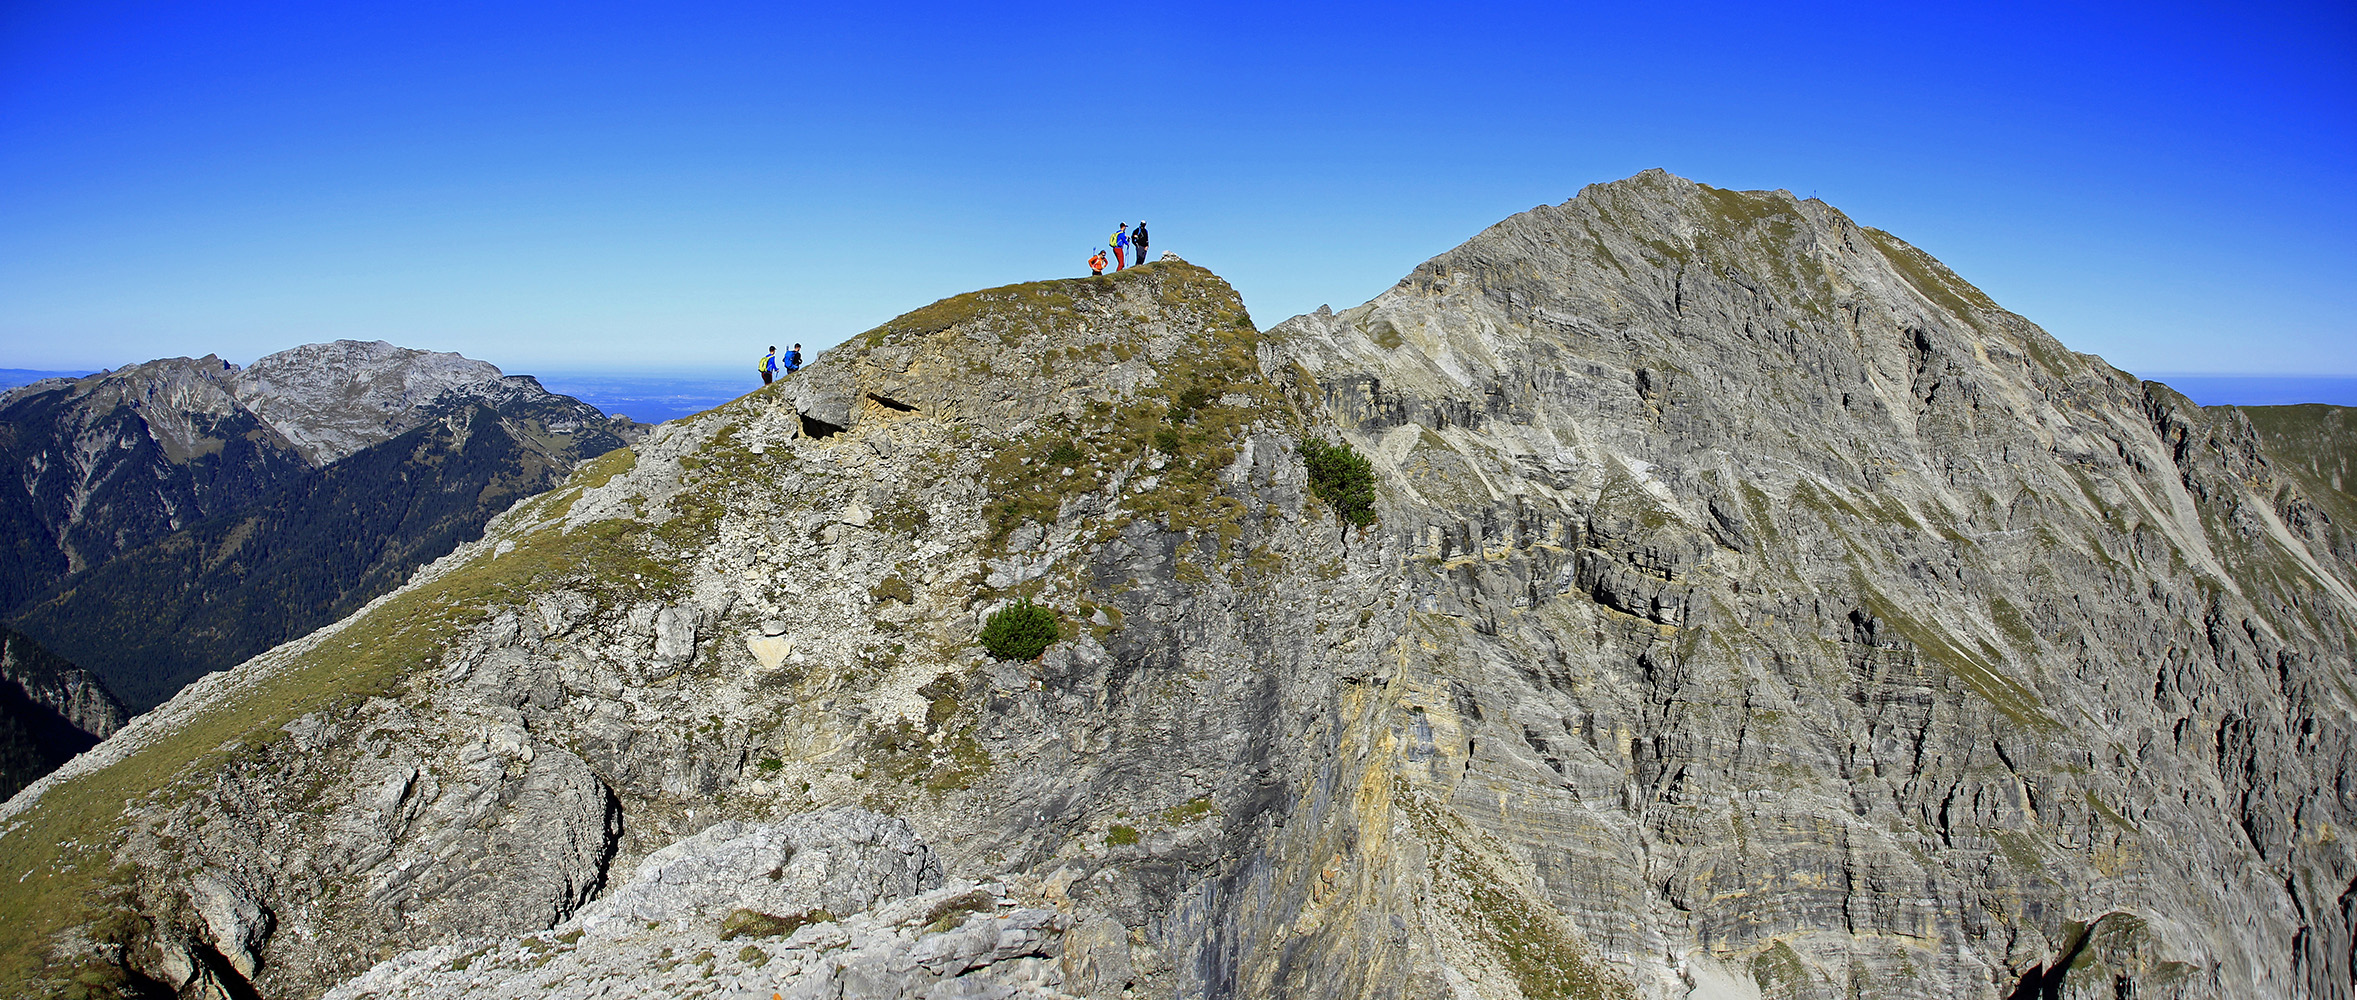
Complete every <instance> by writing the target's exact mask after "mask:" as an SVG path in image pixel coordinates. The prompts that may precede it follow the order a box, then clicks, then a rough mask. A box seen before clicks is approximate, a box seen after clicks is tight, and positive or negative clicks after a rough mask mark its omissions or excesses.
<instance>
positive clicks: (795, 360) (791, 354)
mask: <svg viewBox="0 0 2357 1000" xmlns="http://www.w3.org/2000/svg"><path fill="white" fill-rule="evenodd" d="M770 350H773V351H774V350H777V348H774V347H772V348H770ZM801 370H802V345H800V344H795V345H794V349H793V350H791V351H787V352H786V374H788V375H792V374H794V373H795V372H798V371H801Z"/></svg>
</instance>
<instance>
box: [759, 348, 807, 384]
mask: <svg viewBox="0 0 2357 1000" xmlns="http://www.w3.org/2000/svg"><path fill="white" fill-rule="evenodd" d="M801 370H802V345H800V344H795V345H794V349H793V350H791V351H787V352H786V356H785V357H784V358H779V357H778V356H777V345H776V344H771V345H769V353H768V354H764V355H762V356H761V384H762V385H768V384H769V380H770V379H772V378H774V377H776V376H777V373H779V372H784V373H786V374H788V375H792V374H794V373H795V372H798V371H801Z"/></svg>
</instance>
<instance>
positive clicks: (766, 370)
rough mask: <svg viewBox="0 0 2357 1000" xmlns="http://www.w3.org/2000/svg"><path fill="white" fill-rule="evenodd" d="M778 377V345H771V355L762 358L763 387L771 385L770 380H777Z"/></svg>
mask: <svg viewBox="0 0 2357 1000" xmlns="http://www.w3.org/2000/svg"><path fill="white" fill-rule="evenodd" d="M776 377H777V345H776V344H771V345H769V353H768V354H764V355H762V356H761V384H762V385H768V384H769V380H770V379H773V378H776Z"/></svg>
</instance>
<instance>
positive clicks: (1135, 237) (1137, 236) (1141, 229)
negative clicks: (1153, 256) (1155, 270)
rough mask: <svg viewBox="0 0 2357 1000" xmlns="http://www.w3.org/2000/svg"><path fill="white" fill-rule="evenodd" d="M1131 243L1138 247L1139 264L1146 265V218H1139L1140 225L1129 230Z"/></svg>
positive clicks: (1140, 265)
mask: <svg viewBox="0 0 2357 1000" xmlns="http://www.w3.org/2000/svg"><path fill="white" fill-rule="evenodd" d="M1129 245H1130V246H1133V247H1136V248H1138V266H1139V267H1144V266H1146V220H1144V219H1139V220H1138V227H1137V228H1136V229H1132V230H1130V231H1129Z"/></svg>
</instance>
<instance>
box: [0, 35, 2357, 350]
mask: <svg viewBox="0 0 2357 1000" xmlns="http://www.w3.org/2000/svg"><path fill="white" fill-rule="evenodd" d="M2353 163H2357V8H2352V7H2351V6H2350V5H2349V4H2347V3H2345V2H2343V3H2336V4H2266V3H2244V4H2237V5H2232V6H2228V5H2171V4H2166V3H2161V4H2140V5H2135V6H2126V5H2121V6H2074V5H2068V4H2038V5H2004V4H1988V5H1977V6H1974V7H1972V8H1970V9H1961V8H1959V9H1935V8H1934V6H1933V5H1908V4H1889V3H1876V4H1854V5H1845V4H1803V5H1788V6H1783V7H1776V8H1772V9H1771V8H1768V7H1766V6H1763V5H1757V4H1741V5H1736V4H1729V5H1710V4H1674V3H1673V4H1625V3H1613V4H1592V3H1559V4H1546V5H1520V4H1513V3H1493V4H1484V5H1478V6H1468V7H1467V8H1466V9H1463V10H1455V9H1451V7H1450V6H1449V5H1432V4H1417V5H1404V4H1403V5H1393V4H1379V3H1377V4H1358V5H1352V6H1348V7H1341V6H1337V7H1315V8H1310V7H1285V6H1272V5H1267V4H1240V5H1233V6H1228V5H1218V4H1168V3H1119V2H1106V3H1090V4H1060V5H1009V6H1000V5H986V4H971V3H967V4H956V5H940V6H933V5H926V4H919V3H904V4H896V5H859V6H856V7H854V6H850V5H846V6H843V7H809V6H799V5H793V4H743V5H734V4H713V3H697V2H677V3H672V4H665V5H651V4H629V5H621V4H603V3H598V2H594V0H591V2H573V3H567V4H561V5H560V4H509V3H497V2H489V3H484V2H477V3H467V4H446V3H437V2H413V3H405V4H398V5H394V4H379V5H357V4H318V3H246V2H222V3H206V4H192V3H143V2H120V0H76V2H56V0H12V2H9V3H6V4H0V367H21V368H76V367H102V366H112V365H116V364H121V363H125V362H129V361H137V360H145V359H148V358H152V357H158V356H167V355H175V354H203V353H206V352H217V353H220V354H221V355H222V356H224V357H227V358H230V359H231V360H236V361H247V360H251V359H252V358H253V357H255V356H258V355H260V354H263V353H267V352H269V351H272V350H277V349H281V348H284V347H287V346H291V345H293V344H297V343H303V342H307V341H315V340H325V339H332V338H336V337H358V338H366V339H374V338H384V339H387V340H392V341H394V342H396V343H400V344H406V345H412V346H418V347H428V348H434V349H439V350H455V351H460V352H462V353H465V354H467V355H470V356H473V357H480V358H484V359H487V360H490V361H493V362H496V363H498V364H500V365H501V366H503V367H505V368H508V369H509V370H511V371H530V370H533V369H534V368H576V369H578V368H597V367H692V366H698V365H737V364H738V363H739V362H743V363H746V364H749V363H750V360H751V359H752V358H753V357H754V356H755V355H757V354H758V353H759V352H760V350H761V348H763V347H765V346H767V345H768V344H770V343H773V342H777V343H782V342H791V341H801V342H803V343H804V344H805V345H806V346H807V347H812V348H816V347H822V346H825V345H829V344H832V343H834V342H836V341H838V340H840V339H842V338H844V337H846V336H849V335H851V334H854V333H857V332H859V331H860V330H863V329H866V328H868V327H870V326H872V325H874V324H876V323H878V322H881V321H883V320H885V319H888V318H890V317H891V316H893V315H896V314H898V313H900V312H903V311H905V310H907V309H910V308H914V307H916V306H919V305H922V304H924V303H926V302H928V301H931V300H933V299H936V298H939V297H941V296H945V295H951V294H955V293H957V292H961V291H966V290H969V289H973V288H978V287H984V286H988V285H994V284H1002V283H1006V282H1012V281H1021V280H1028V279H1032V278H1038V277H1046V276H1052V275H1068V274H1074V273H1079V271H1080V260H1081V258H1082V257H1083V256H1085V254H1086V253H1087V252H1088V250H1089V248H1090V247H1091V246H1093V245H1094V244H1095V243H1097V242H1099V241H1100V240H1101V239H1102V236H1103V233H1104V232H1105V231H1107V230H1109V229H1111V228H1112V225H1113V223H1115V222H1116V221H1121V220H1129V221H1135V220H1136V219H1138V218H1141V217H1143V218H1146V219H1149V220H1151V221H1152V223H1153V229H1154V231H1155V234H1156V244H1155V246H1156V249H1157V250H1172V251H1176V252H1178V253H1180V254H1182V255H1185V256H1187V257H1188V258H1189V259H1191V260H1194V261H1196V262H1198V263H1202V264H1205V265H1207V266H1209V267H1211V268H1213V269H1214V270H1216V271H1218V272H1220V273H1221V274H1222V275H1224V276H1226V277H1227V278H1228V279H1229V280H1231V281H1232V282H1234V283H1235V284H1236V286H1237V287H1238V288H1239V289H1240V290H1241V291H1242V292H1243V294H1244V297H1245V302H1246V304H1247V305H1248V306H1249V307H1250V308H1251V309H1252V311H1253V314H1254V317H1255V318H1256V319H1257V320H1259V321H1260V322H1261V324H1262V325H1264V326H1265V325H1267V324H1269V323H1273V322H1275V321H1276V320H1279V319H1282V318H1284V317H1285V316H1288V315H1291V314H1294V313H1297V312H1302V311H1305V310H1309V309H1314V308H1316V307H1317V306H1318V305H1319V304H1320V303H1332V304H1333V305H1335V306H1336V307H1338V308H1339V307H1343V306H1347V305H1351V304H1355V303H1358V302H1361V301H1364V300H1366V299H1367V298H1370V297H1372V296H1373V295H1375V294H1376V293H1378V292H1380V291H1382V290H1383V289H1384V288H1386V287H1388V286H1389V285H1390V284H1391V283H1392V282H1394V281H1396V280H1398V279H1399V278H1400V277H1401V276H1402V275H1404V274H1406V273H1407V271H1408V270H1409V269H1410V268H1412V267H1414V266H1415V264H1416V263H1418V262H1419V261H1422V260H1423V259H1425V258H1427V257H1430V256H1431V255H1433V254H1435V253H1438V252H1440V251H1442V250H1445V249H1447V248H1448V247H1450V246H1452V245H1454V244H1455V243H1457V242H1459V241H1461V240H1463V239H1464V238H1466V237H1468V236H1470V235H1472V234H1473V233H1474V232H1476V231H1478V230H1479V229H1480V228H1482V227H1483V226H1486V225H1488V224H1489V223H1491V222H1495V221H1497V220H1498V219H1500V218H1503V217H1504V216H1506V215H1508V214H1511V213H1513V212H1516V211H1520V210H1523V209H1526V208H1529V207H1531V206H1533V205H1538V204H1542V203H1550V202H1557V201H1561V200H1563V199H1565V198H1568V197H1571V196H1572V195H1573V194H1574V193H1576V192H1577V191H1578V189H1579V188H1580V187H1581V186H1582V185H1584V184H1587V183H1591V182H1595V181H1602V180H1609V179H1613V178H1618V177H1623V176H1626V175H1628V174H1631V173H1635V172H1636V171H1638V170H1642V169H1644V168H1647V167H1654V166H1659V167H1664V168H1667V169H1669V170H1671V171H1673V172H1676V173H1679V174H1682V175H1684V176H1687V177H1690V178H1693V179H1695V180H1698V181H1701V182H1704V183H1707V184H1713V185H1717V186H1721V187H1735V188H1779V187H1781V188H1789V189H1791V190H1793V191H1794V192H1796V193H1799V194H1801V195H1804V196H1806V195H1809V194H1815V195H1817V196H1819V197H1822V198H1824V199H1825V200H1827V201H1829V202H1831V203H1832V204H1834V205H1836V206H1837V207H1840V208H1842V209H1843V210H1845V211H1847V212H1848V213H1850V215H1851V216H1852V217H1854V218H1856V219H1857V220H1859V221H1860V222H1862V223H1865V224H1867V225H1873V226H1878V227H1881V228H1884V229H1888V230H1890V231H1892V232H1894V233H1897V234H1898V235H1900V236H1901V237H1903V238H1905V239H1907V240H1909V241H1911V242H1914V243H1916V244H1917V245H1919V246H1922V247H1923V248H1925V249H1926V250H1929V251H1930V252H1932V253H1933V254H1935V255H1936V256H1939V257H1940V258H1941V259H1943V260H1945V261H1946V262H1948V263H1949V264H1950V265H1951V266H1952V267H1954V268H1955V269H1956V270H1957V271H1958V272H1959V273H1961V274H1962V275H1964V277H1966V278H1967V279H1968V280H1971V281H1973V282H1975V283H1977V284H1979V285H1980V286H1982V287H1983V288H1985V289H1986V290H1988V291H1989V292H1990V293H1991V294H1992V295H1993V296H1994V297H1995V298H1996V299H1997V301H1998V302H2000V303H2001V304H2003V305H2005V306H2007V307H2008V308H2011V309H2013V310H2015V311H2017V312H2020V313H2022V314H2024V315H2027V316H2028V317H2030V318H2031V319H2033V320H2035V321H2037V322H2039V323H2040V324H2042V325H2044V326H2045V327H2046V328H2047V329H2049V330H2050V331H2052V332H2054V333H2055V334H2056V335H2057V336H2059V337H2061V338H2062V339H2063V341H2064V342H2065V343H2066V344H2069V345H2070V346H2072V347H2073V348H2076V349H2078V350H2082V351H2091V352H2094V353H2099V354H2102V355H2104V356H2105V357H2106V358H2107V359H2109V360H2111V361H2112V362H2113V363H2115V364H2118V365H2120V366H2122V367H2124V368H2128V369H2129V370H2131V371H2148V372H2149V371H2168V372H2247V373H2262V372H2264V373H2301V374H2357V321H2352V319H2351V317H2352V316H2357V280H2352V275H2353V274H2357V236H2353V235H2352V234H2353V233H2357V184H2353V183H2352V181H2357V177H2353V176H2352V174H2353V173H2357V167H2353V166H2352V164H2353Z"/></svg>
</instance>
